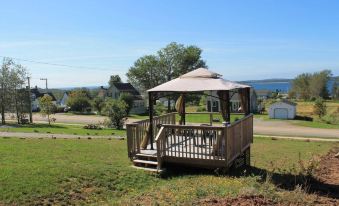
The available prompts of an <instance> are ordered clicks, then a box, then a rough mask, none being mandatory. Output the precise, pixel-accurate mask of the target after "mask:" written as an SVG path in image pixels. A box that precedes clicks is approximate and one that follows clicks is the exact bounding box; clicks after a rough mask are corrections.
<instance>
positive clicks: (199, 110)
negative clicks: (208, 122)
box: [197, 106, 206, 112]
mask: <svg viewBox="0 0 339 206" xmlns="http://www.w3.org/2000/svg"><path fill="white" fill-rule="evenodd" d="M197 112H206V107H204V106H200V107H198V109H197Z"/></svg>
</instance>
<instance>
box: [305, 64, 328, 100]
mask: <svg viewBox="0 0 339 206" xmlns="http://www.w3.org/2000/svg"><path fill="white" fill-rule="evenodd" d="M331 76H332V72H331V71H330V70H323V71H320V72H315V73H313V74H312V76H311V79H310V84H309V85H310V92H311V97H313V98H318V97H321V98H323V99H328V98H329V91H328V87H327V85H328V82H329V81H330V79H331Z"/></svg>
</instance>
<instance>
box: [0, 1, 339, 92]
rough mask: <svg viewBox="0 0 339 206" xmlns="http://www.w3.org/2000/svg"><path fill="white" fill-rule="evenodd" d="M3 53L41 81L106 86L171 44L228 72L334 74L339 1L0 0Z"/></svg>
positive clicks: (338, 63) (244, 76) (338, 56)
mask: <svg viewBox="0 0 339 206" xmlns="http://www.w3.org/2000/svg"><path fill="white" fill-rule="evenodd" d="M0 3H1V4H0V5H1V12H0V28H1V29H0V55H1V56H10V57H17V58H22V59H31V60H35V61H43V62H51V63H56V64H67V65H74V66H84V67H91V68H98V69H96V70H94V69H81V68H65V67H57V66H49V65H41V64H35V63H28V62H24V61H19V62H20V63H21V64H23V65H25V66H26V67H27V68H28V69H29V71H30V73H31V76H32V78H33V79H32V84H33V85H38V86H40V87H43V86H44V83H43V82H42V81H40V80H39V78H40V77H47V78H48V79H49V85H50V87H69V86H89V85H105V84H106V83H107V81H108V78H109V75H111V74H119V75H121V76H122V77H123V79H124V80H126V77H125V74H126V72H127V70H128V69H129V67H130V66H132V65H133V63H134V61H135V60H136V59H137V58H138V57H140V56H142V55H146V54H154V53H155V52H156V51H157V50H159V49H160V48H162V47H164V46H165V45H167V44H168V43H170V42H173V41H175V42H178V43H182V44H186V45H188V44H193V45H196V46H198V47H200V48H202V49H203V58H204V59H205V60H206V62H207V64H208V66H209V68H210V69H211V70H213V71H217V72H219V73H221V74H223V75H224V78H225V79H229V80H248V79H265V78H292V77H294V76H296V75H297V74H299V73H302V72H313V71H318V70H321V69H331V70H332V71H333V73H334V74H335V75H339V12H338V10H339V1H335V0H332V1H329V0H323V1H320V0H317V1H311V0H308V1H295V0H294V1H292V0H291V1H287V0H281V1H276V0H262V1H259V0H258V1H226V0H225V1H207V0H206V1H198V0H195V1H193V0H185V1H177V0H171V1H155V0H154V1H153V0H152V1H151V0H143V1H89V0H88V1H85V0H82V1H66V0H58V1H42V0H41V1H33V0H31V1H29V0H25V1H24V0H22V1H16V0H11V1H7V0H6V1H2V0H1V1H0Z"/></svg>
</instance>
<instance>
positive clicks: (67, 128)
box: [0, 123, 126, 136]
mask: <svg viewBox="0 0 339 206" xmlns="http://www.w3.org/2000/svg"><path fill="white" fill-rule="evenodd" d="M9 126H12V127H10V128H0V131H1V132H29V133H51V134H74V135H93V136H95V135H105V136H108V135H112V133H114V135H119V136H125V135H126V132H125V130H117V129H101V130H93V129H84V128H83V126H82V125H72V124H59V123H58V124H51V126H49V125H48V124H44V123H34V124H26V125H17V124H9Z"/></svg>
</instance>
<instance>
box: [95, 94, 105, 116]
mask: <svg viewBox="0 0 339 206" xmlns="http://www.w3.org/2000/svg"><path fill="white" fill-rule="evenodd" d="M92 106H93V108H94V109H95V110H96V111H98V113H99V114H101V110H102V108H103V107H104V106H105V101H104V99H103V98H101V97H96V98H94V99H93V101H92Z"/></svg>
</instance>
